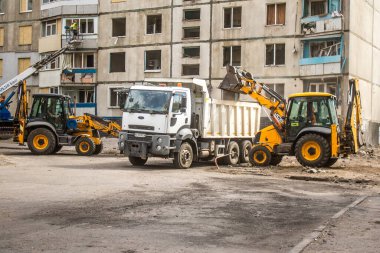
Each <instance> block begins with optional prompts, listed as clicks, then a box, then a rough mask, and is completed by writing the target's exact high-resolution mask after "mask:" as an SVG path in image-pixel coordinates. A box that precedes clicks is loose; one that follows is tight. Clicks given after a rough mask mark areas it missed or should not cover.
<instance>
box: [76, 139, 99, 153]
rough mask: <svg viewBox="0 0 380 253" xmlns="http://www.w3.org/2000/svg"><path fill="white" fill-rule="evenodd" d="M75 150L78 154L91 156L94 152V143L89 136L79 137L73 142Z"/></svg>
mask: <svg viewBox="0 0 380 253" xmlns="http://www.w3.org/2000/svg"><path fill="white" fill-rule="evenodd" d="M75 150H76V151H77V153H78V155H81V156H92V155H93V154H94V152H95V143H94V141H93V140H92V139H91V138H89V137H81V138H79V140H78V141H77V143H76V144H75Z"/></svg>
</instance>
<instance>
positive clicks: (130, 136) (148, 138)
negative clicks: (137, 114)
mask: <svg viewBox="0 0 380 253" xmlns="http://www.w3.org/2000/svg"><path fill="white" fill-rule="evenodd" d="M127 140H128V141H144V142H151V141H152V136H145V137H137V136H135V135H134V134H128V139H127Z"/></svg>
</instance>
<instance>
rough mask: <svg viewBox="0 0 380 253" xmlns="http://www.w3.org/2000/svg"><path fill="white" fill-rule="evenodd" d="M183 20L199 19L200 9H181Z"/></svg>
mask: <svg viewBox="0 0 380 253" xmlns="http://www.w3.org/2000/svg"><path fill="white" fill-rule="evenodd" d="M183 19H184V20H200V19H201V10H200V9H196V10H184V11H183Z"/></svg>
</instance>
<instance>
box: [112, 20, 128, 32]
mask: <svg viewBox="0 0 380 253" xmlns="http://www.w3.org/2000/svg"><path fill="white" fill-rule="evenodd" d="M126 28H127V27H126V19H125V18H114V19H112V37H120V36H125V35H126Z"/></svg>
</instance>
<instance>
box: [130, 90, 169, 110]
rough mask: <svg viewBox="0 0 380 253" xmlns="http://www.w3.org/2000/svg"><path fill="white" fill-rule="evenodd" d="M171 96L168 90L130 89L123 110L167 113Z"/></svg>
mask: <svg viewBox="0 0 380 253" xmlns="http://www.w3.org/2000/svg"><path fill="white" fill-rule="evenodd" d="M171 96H172V93H171V92H168V91H150V90H130V92H129V94H128V99H127V102H126V103H125V107H124V111H126V112H132V113H133V112H137V113H151V114H154V113H156V114H167V113H168V111H169V105H170V99H171Z"/></svg>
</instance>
